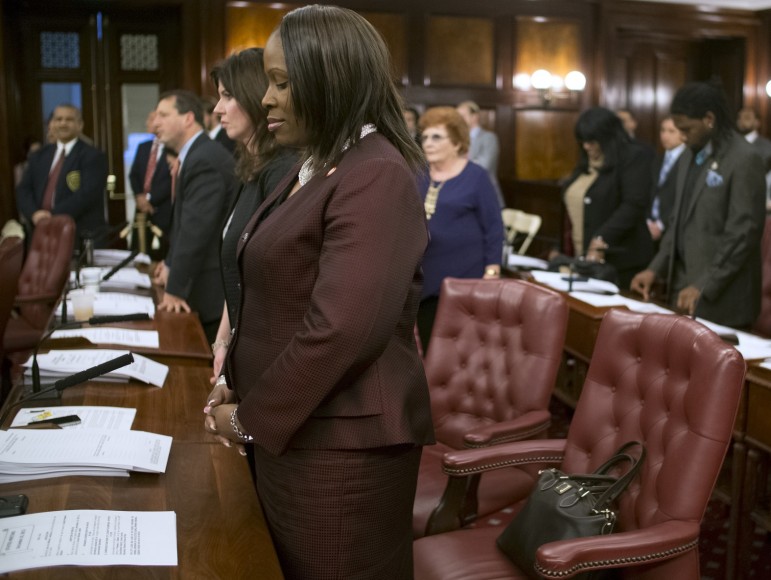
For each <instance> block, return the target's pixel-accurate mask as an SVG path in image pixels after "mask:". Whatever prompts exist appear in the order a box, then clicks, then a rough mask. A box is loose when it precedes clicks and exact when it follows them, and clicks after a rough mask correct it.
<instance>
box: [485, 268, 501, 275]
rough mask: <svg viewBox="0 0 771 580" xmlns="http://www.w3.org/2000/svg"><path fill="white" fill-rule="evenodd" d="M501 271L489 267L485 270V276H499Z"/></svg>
mask: <svg viewBox="0 0 771 580" xmlns="http://www.w3.org/2000/svg"><path fill="white" fill-rule="evenodd" d="M499 275H500V272H498V270H496V269H495V268H487V269H486V270H485V276H499Z"/></svg>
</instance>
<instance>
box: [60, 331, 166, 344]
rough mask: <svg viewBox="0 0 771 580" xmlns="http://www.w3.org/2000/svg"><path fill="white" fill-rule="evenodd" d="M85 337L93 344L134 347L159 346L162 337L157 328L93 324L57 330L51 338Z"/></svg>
mask: <svg viewBox="0 0 771 580" xmlns="http://www.w3.org/2000/svg"><path fill="white" fill-rule="evenodd" d="M72 337H80V338H85V339H86V340H87V341H88V342H90V343H92V344H120V345H123V346H131V347H134V348H158V347H159V346H160V339H159V337H158V331H157V330H131V329H130V328H113V327H111V326H93V327H89V328H68V329H63V330H57V331H55V332H54V333H53V334H51V338H54V339H56V338H72Z"/></svg>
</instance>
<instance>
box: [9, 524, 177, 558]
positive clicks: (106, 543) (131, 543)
mask: <svg viewBox="0 0 771 580" xmlns="http://www.w3.org/2000/svg"><path fill="white" fill-rule="evenodd" d="M177 563H178V561H177V516H176V514H175V513H174V512H127V511H107V510H67V511H57V512H43V513H38V514H28V515H24V516H16V517H11V518H4V519H3V520H2V521H0V573H6V572H12V571H14V570H29V569H33V568H43V567H48V566H68V565H75V566H111V565H123V566H176V565H177Z"/></svg>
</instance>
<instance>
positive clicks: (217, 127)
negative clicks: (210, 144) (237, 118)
mask: <svg viewBox="0 0 771 580" xmlns="http://www.w3.org/2000/svg"><path fill="white" fill-rule="evenodd" d="M203 105H204V110H203V126H204V128H205V129H206V132H207V133H208V134H209V139H211V140H212V141H216V142H217V143H219V144H220V145H222V146H223V147H224V148H225V149H227V150H228V151H230V153H231V154H233V153H235V150H236V142H235V141H233V140H232V139H231V138H230V137H228V134H227V131H224V130H223V129H222V124H221V123H220V117H219V115H217V114H216V113H215V112H214V107H215V106H217V100H216V99H214V98H209V97H207V98H205V99H204V101H203Z"/></svg>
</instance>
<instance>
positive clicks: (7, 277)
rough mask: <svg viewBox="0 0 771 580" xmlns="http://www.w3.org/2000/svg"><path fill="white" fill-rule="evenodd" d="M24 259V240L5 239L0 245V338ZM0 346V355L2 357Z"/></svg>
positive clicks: (9, 311)
mask: <svg viewBox="0 0 771 580" xmlns="http://www.w3.org/2000/svg"><path fill="white" fill-rule="evenodd" d="M23 259H24V240H23V239H22V238H18V237H9V238H5V239H4V240H3V241H2V243H0V336H3V334H4V333H5V326H6V323H7V322H8V318H9V317H10V315H11V309H12V308H13V301H14V298H16V289H17V287H18V284H19V273H20V272H21V263H22V260H23ZM2 346H3V345H2V344H0V355H2V351H3V348H2Z"/></svg>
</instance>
